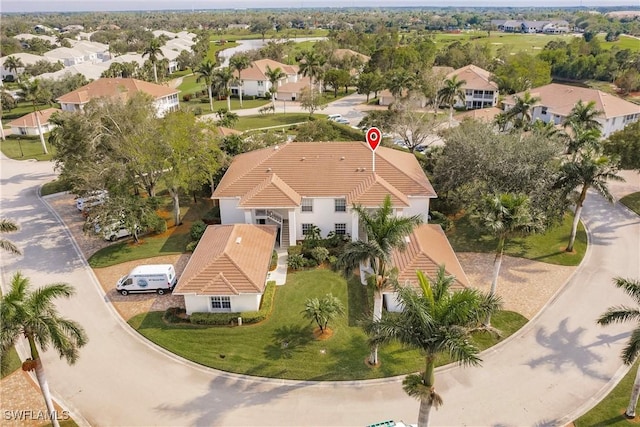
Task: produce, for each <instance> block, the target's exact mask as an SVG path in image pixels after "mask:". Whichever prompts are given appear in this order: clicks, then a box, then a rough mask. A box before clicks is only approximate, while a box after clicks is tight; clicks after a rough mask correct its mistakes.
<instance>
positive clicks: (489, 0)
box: [0, 0, 640, 13]
mask: <svg viewBox="0 0 640 427" xmlns="http://www.w3.org/2000/svg"><path fill="white" fill-rule="evenodd" d="M445 5H446V6H454V7H455V6H467V7H473V6H478V7H482V6H503V7H504V6H511V7H519V6H521V7H530V6H537V7H562V6H590V7H595V6H599V7H602V6H622V5H633V6H636V7H637V6H638V5H640V2H639V1H638V0H448V1H447V2H446V4H443V2H442V0H439V1H438V0H234V1H233V2H230V1H229V0H97V1H96V0H0V13H10V12H85V11H92V12H93V11H105V12H106V11H127V10H143V11H146V10H175V9H197V10H201V9H230V8H299V7H305V8H306V7H383V6H395V7H400V6H445Z"/></svg>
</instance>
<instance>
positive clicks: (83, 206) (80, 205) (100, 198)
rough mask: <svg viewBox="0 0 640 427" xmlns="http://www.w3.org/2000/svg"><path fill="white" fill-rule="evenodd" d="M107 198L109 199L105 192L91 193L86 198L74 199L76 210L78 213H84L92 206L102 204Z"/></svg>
mask: <svg viewBox="0 0 640 427" xmlns="http://www.w3.org/2000/svg"><path fill="white" fill-rule="evenodd" d="M107 197H109V193H108V192H107V191H106V190H99V191H92V192H91V193H89V194H87V195H86V196H83V197H78V198H77V199H76V208H77V209H78V210H79V211H80V212H84V211H86V210H89V209H91V208H92V207H94V206H98V205H101V204H103V203H104V201H105V200H106V199H107Z"/></svg>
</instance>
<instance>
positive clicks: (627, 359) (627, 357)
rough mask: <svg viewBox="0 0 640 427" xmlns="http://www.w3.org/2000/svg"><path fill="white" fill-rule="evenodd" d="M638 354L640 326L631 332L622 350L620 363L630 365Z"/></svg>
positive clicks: (639, 350) (639, 352)
mask: <svg viewBox="0 0 640 427" xmlns="http://www.w3.org/2000/svg"><path fill="white" fill-rule="evenodd" d="M638 354H640V326H638V327H637V328H635V329H634V330H633V331H632V332H631V336H630V337H629V341H627V345H626V346H625V347H624V349H622V361H623V362H624V363H625V364H627V365H631V364H633V362H635V360H636V359H637V358H638Z"/></svg>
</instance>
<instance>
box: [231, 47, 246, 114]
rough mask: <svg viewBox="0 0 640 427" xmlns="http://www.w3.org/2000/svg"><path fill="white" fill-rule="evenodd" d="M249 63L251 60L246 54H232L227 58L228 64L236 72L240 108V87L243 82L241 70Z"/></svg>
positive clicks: (242, 85)
mask: <svg viewBox="0 0 640 427" xmlns="http://www.w3.org/2000/svg"><path fill="white" fill-rule="evenodd" d="M250 65H251V60H250V59H249V57H248V56H247V55H234V56H232V57H231V59H230V60H229V66H230V67H231V68H233V69H234V70H236V71H237V72H238V83H239V85H240V89H239V92H238V95H239V97H240V108H242V89H243V87H244V82H243V81H242V70H246V69H247V68H249V66H250Z"/></svg>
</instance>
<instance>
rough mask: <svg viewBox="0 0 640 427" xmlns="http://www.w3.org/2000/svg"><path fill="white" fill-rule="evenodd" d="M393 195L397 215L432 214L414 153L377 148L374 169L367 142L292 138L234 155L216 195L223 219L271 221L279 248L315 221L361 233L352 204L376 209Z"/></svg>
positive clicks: (431, 194)
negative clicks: (284, 141) (276, 234)
mask: <svg viewBox="0 0 640 427" xmlns="http://www.w3.org/2000/svg"><path fill="white" fill-rule="evenodd" d="M387 195H390V196H391V201H392V203H393V206H394V210H395V212H396V214H397V215H416V214H419V215H422V216H423V218H424V219H425V221H426V220H427V217H428V214H429V202H430V200H431V199H432V198H434V197H436V193H435V191H434V190H433V187H432V186H431V183H430V182H429V180H428V179H427V177H426V175H425V174H424V171H423V170H422V168H421V167H420V164H419V163H418V161H417V160H416V158H415V156H414V155H412V154H411V153H406V152H403V151H399V150H394V149H391V148H386V147H379V148H378V149H377V150H376V153H375V171H374V170H373V157H372V153H371V150H370V149H369V147H368V146H367V145H366V144H365V143H364V142H290V143H286V144H284V145H280V146H274V147H269V148H264V149H261V150H256V151H251V152H248V153H244V154H241V155H239V156H236V157H235V158H234V159H233V162H232V163H231V166H230V167H229V169H228V170H227V172H226V174H225V175H224V177H223V178H222V180H221V181H220V184H219V185H218V187H217V188H216V190H215V191H214V193H213V196H212V198H214V199H217V200H218V201H219V204H220V217H221V220H222V223H223V224H230V223H247V224H271V225H276V226H277V227H278V229H279V230H280V233H279V238H278V243H279V244H280V245H281V246H284V247H286V246H289V245H295V244H296V242H297V241H300V240H303V239H304V236H305V234H306V233H307V232H308V231H309V230H311V229H312V228H313V226H317V227H319V228H320V231H321V233H322V235H323V236H326V235H327V234H328V233H329V232H335V233H337V234H349V235H351V237H352V239H353V240H357V239H358V238H359V236H362V230H361V229H360V226H359V224H358V216H357V215H356V213H355V212H353V211H352V209H351V206H352V205H354V204H357V205H362V206H364V207H367V208H371V209H375V208H377V207H379V206H380V205H381V204H382V202H383V200H384V198H385V196H387Z"/></svg>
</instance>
